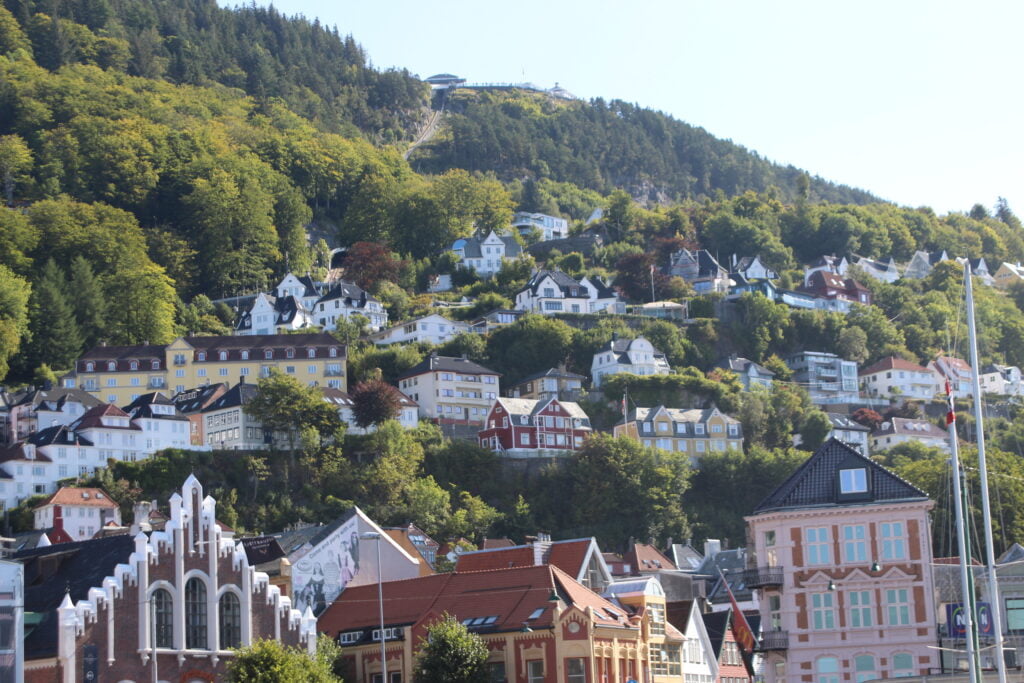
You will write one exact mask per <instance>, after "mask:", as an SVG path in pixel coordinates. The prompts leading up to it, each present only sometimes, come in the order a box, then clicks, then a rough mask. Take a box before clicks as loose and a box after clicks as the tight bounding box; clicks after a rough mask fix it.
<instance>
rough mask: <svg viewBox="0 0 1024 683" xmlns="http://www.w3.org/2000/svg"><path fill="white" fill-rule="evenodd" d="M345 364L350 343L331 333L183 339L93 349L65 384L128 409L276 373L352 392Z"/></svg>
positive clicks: (82, 359)
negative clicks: (159, 395) (140, 401)
mask: <svg viewBox="0 0 1024 683" xmlns="http://www.w3.org/2000/svg"><path fill="white" fill-rule="evenodd" d="M345 365H346V349H345V345H344V344H342V343H341V342H339V341H338V340H337V339H335V338H334V337H332V336H331V335H329V334H326V333H316V334H268V335H254V336H238V337H234V336H210V337H178V338H177V339H175V340H174V341H173V342H171V343H170V344H161V345H150V344H143V345H137V346H96V347H93V348H92V349H89V350H88V351H86V352H85V354H83V355H82V357H81V358H80V359H79V360H78V361H77V363H76V364H75V372H74V373H72V374H71V375H68V376H65V378H64V385H65V386H77V387H78V388H79V389H82V390H83V391H86V392H88V393H90V394H92V395H94V396H96V397H97V398H99V399H100V400H101V401H105V402H107V403H114V404H116V405H126V404H128V403H130V402H131V401H133V400H135V399H136V398H138V397H139V396H140V395H142V394H145V393H148V392H151V391H163V392H166V393H169V394H174V393H178V392H181V391H184V390H185V389H187V388H192V387H197V386H203V385H206V384H212V383H217V382H226V383H228V384H229V385H231V384H235V383H236V382H239V381H242V380H243V379H244V381H247V382H253V383H255V382H256V381H257V380H258V379H259V378H261V377H266V376H268V375H269V374H270V371H271V370H275V369H276V370H278V371H280V372H281V373H283V374H286V375H291V376H292V377H295V378H296V379H298V380H299V381H300V382H303V383H304V384H308V385H310V386H314V385H316V386H329V387H334V388H337V389H340V390H342V391H347V388H348V387H347V383H346V374H345Z"/></svg>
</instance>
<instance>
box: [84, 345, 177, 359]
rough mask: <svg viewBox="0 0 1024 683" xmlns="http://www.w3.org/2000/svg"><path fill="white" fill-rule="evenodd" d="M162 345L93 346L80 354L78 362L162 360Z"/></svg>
mask: <svg viewBox="0 0 1024 683" xmlns="http://www.w3.org/2000/svg"><path fill="white" fill-rule="evenodd" d="M164 349H165V347H164V346H163V345H159V344H134V345H132V346H106V345H100V346H94V347H92V348H91V349H89V350H88V351H86V352H85V353H83V354H82V356H81V358H80V359H79V360H113V361H117V360H142V359H146V360H159V361H163V360H164Z"/></svg>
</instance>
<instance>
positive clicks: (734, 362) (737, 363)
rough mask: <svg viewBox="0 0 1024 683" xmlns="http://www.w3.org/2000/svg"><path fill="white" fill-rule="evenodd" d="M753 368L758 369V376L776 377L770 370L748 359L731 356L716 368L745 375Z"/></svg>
mask: <svg viewBox="0 0 1024 683" xmlns="http://www.w3.org/2000/svg"><path fill="white" fill-rule="evenodd" d="M751 366H753V367H754V368H756V369H757V372H758V374H760V375H764V376H765V377H774V376H775V373H774V372H772V371H771V370H769V369H768V368H766V367H764V366H763V365H760V364H758V363H755V362H754V361H752V360H748V359H746V358H740V357H739V356H729V357H728V358H723V359H722V360H720V361H718V362H717V363H715V367H716V368H723V369H725V370H732V371H733V372H736V373H739V374H744V373H746V372H747V370H749V369H750V367H751Z"/></svg>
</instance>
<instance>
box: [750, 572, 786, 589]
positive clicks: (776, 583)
mask: <svg viewBox="0 0 1024 683" xmlns="http://www.w3.org/2000/svg"><path fill="white" fill-rule="evenodd" d="M783 575H784V572H783V570H782V567H754V568H752V569H745V570H744V571H743V583H745V584H746V585H747V588H782V584H783V578H784V576H783Z"/></svg>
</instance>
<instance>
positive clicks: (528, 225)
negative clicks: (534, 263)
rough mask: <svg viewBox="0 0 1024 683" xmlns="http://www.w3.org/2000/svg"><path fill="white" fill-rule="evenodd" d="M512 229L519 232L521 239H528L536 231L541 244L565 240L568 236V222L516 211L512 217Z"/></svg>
mask: <svg viewBox="0 0 1024 683" xmlns="http://www.w3.org/2000/svg"><path fill="white" fill-rule="evenodd" d="M512 227H513V228H515V229H516V230H518V231H519V235H520V236H521V237H528V236H529V235H530V233H532V232H533V231H534V230H537V231H539V232H540V234H541V241H543V242H547V241H549V240H558V239H565V238H566V237H568V236H569V221H567V220H565V219H564V218H558V217H557V216H548V215H546V214H543V213H529V212H528V211H516V212H515V213H514V214H513V215H512Z"/></svg>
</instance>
